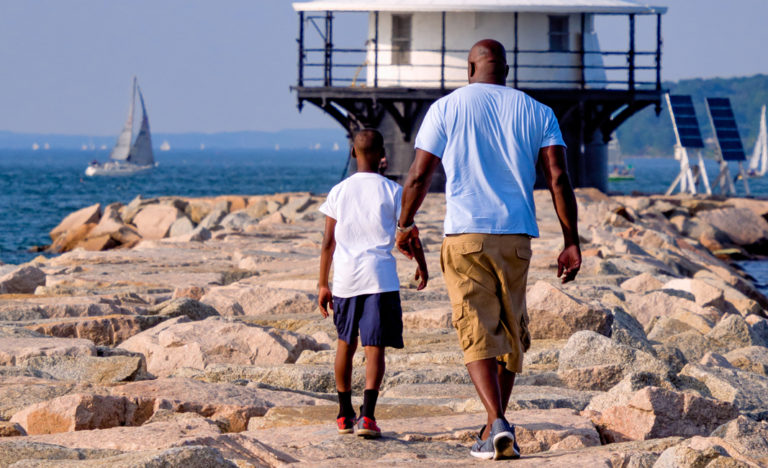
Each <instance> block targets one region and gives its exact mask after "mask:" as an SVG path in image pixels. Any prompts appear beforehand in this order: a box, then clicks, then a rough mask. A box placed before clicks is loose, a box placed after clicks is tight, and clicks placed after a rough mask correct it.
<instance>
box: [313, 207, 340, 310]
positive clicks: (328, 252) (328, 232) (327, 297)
mask: <svg viewBox="0 0 768 468" xmlns="http://www.w3.org/2000/svg"><path fill="white" fill-rule="evenodd" d="M335 230H336V220H335V219H333V218H331V217H330V216H326V217H325V235H324V236H323V245H322V247H321V251H320V279H319V280H318V281H317V304H318V305H319V306H320V313H321V314H323V318H325V317H328V308H329V306H330V308H331V310H332V309H333V295H332V294H331V288H330V287H328V276H329V275H330V273H331V262H332V261H333V252H334V251H335V250H336V235H335V234H334V232H335Z"/></svg>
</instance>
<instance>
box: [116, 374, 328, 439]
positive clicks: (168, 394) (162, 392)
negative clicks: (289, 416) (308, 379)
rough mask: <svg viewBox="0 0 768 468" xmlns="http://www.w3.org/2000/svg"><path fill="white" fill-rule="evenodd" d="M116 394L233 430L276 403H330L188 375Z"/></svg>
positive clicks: (138, 384) (132, 386)
mask: <svg viewBox="0 0 768 468" xmlns="http://www.w3.org/2000/svg"><path fill="white" fill-rule="evenodd" d="M111 394H112V395H115V396H122V397H128V398H130V399H131V400H134V401H143V402H149V403H150V406H152V407H153V408H154V409H155V410H157V409H166V410H171V411H176V412H184V413H188V412H194V413H197V414H200V415H202V416H205V417H207V418H211V419H214V420H219V421H224V422H225V429H226V430H228V431H231V432H239V431H243V430H245V428H246V426H247V424H248V421H249V419H252V418H254V417H257V416H263V415H264V414H266V413H267V411H268V410H269V409H270V408H272V407H275V406H281V407H293V406H301V407H308V408H311V407H313V405H316V404H328V401H327V400H321V399H317V398H312V397H308V396H304V395H301V394H298V393H293V392H282V391H275V390H267V389H263V388H254V387H244V386H242V385H232V384H212V383H206V382H199V381H194V380H188V379H157V380H145V381H141V382H133V383H129V384H125V385H121V386H118V387H114V388H112V390H111Z"/></svg>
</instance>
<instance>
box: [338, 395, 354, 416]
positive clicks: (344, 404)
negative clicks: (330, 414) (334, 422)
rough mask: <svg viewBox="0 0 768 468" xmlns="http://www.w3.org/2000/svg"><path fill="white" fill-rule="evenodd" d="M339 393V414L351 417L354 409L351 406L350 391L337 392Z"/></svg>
mask: <svg viewBox="0 0 768 468" xmlns="http://www.w3.org/2000/svg"><path fill="white" fill-rule="evenodd" d="M338 393H339V415H338V416H336V417H337V418H340V417H342V416H345V417H349V418H352V417H354V416H355V409H354V408H353V407H352V391H351V390H350V391H348V392H338Z"/></svg>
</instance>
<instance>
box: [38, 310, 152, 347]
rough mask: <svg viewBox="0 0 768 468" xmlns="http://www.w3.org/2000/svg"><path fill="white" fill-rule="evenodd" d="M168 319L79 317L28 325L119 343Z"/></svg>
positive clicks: (51, 333)
mask: <svg viewBox="0 0 768 468" xmlns="http://www.w3.org/2000/svg"><path fill="white" fill-rule="evenodd" d="M166 319H167V317H165V316H152V315H149V316H148V315H107V316H104V317H76V318H71V319H63V320H55V321H48V322H44V323H38V324H35V325H27V328H29V329H30V330H34V331H36V332H38V333H42V334H44V335H48V336H55V337H58V338H85V339H88V340H91V341H93V342H94V343H95V344H97V345H103V346H116V345H118V344H120V343H122V342H123V341H125V340H127V339H128V338H130V337H132V336H133V335H136V334H138V333H141V332H142V331H144V330H147V329H149V328H152V327H154V326H155V325H157V324H159V323H160V322H162V321H163V320H166Z"/></svg>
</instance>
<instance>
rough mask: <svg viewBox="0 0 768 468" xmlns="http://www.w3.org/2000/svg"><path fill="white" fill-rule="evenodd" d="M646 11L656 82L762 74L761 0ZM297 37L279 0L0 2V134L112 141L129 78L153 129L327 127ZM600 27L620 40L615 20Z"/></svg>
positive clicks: (682, 0) (764, 32)
mask: <svg viewBox="0 0 768 468" xmlns="http://www.w3.org/2000/svg"><path fill="white" fill-rule="evenodd" d="M648 3H653V4H655V5H664V6H668V7H669V11H668V13H667V14H666V15H665V16H664V20H663V35H664V49H663V51H664V56H663V79H665V80H679V79H682V78H697V77H702V78H709V77H732V76H747V75H754V74H757V73H766V74H768V53H767V52H766V50H765V44H768V27H766V19H768V1H766V0H727V1H726V0H666V1H665V0H658V1H655V2H648ZM358 20H362V21H361V22H360V23H359V24H357V23H355V24H349V23H347V27H337V28H336V34H337V41H339V42H340V40H341V39H343V38H344V37H345V36H354V34H355V33H359V32H361V31H364V30H365V27H364V25H363V22H364V21H365V19H364V17H362V16H357V17H352V19H348V20H347V21H353V22H354V21H358ZM297 30H298V20H297V15H296V13H295V12H294V11H293V9H292V8H291V2H289V1H284V0H216V1H213V0H120V1H117V0H0V110H1V111H0V130H6V131H14V132H30V133H60V134H90V135H112V134H117V133H118V132H119V129H120V128H121V126H122V123H123V121H124V119H125V114H126V112H127V106H128V100H129V97H130V94H129V93H130V79H131V76H132V75H134V74H135V75H137V76H138V78H139V83H140V85H141V86H142V90H143V92H144V96H145V99H146V102H147V107H148V111H149V115H150V121H151V122H152V128H153V131H156V132H196V131H200V132H220V131H241V130H260V131H276V130H281V129H293V128H335V127H336V125H337V124H335V122H334V121H333V120H332V119H331V118H330V117H328V116H326V115H324V114H323V113H322V112H320V111H319V110H317V109H315V108H314V107H312V106H311V105H307V106H305V107H304V111H303V112H302V113H299V112H298V110H297V108H296V98H295V95H293V94H292V93H291V91H290V89H289V87H290V86H291V85H293V84H295V82H296V69H297V65H296V64H297V47H296V37H297ZM654 31H655V30H654V29H653V28H652V27H650V26H648V25H646V24H645V23H642V24H638V34H639V36H641V37H640V42H643V41H645V42H646V43H647V42H648V40H649V38H651V36H653V34H655V32H654ZM598 33H599V35H600V41H601V44H602V46H603V48H604V49H605V48H607V46H608V45H610V44H613V43H618V44H620V45H625V44H626V24H625V23H623V22H622V23H618V22H617V21H614V20H610V21H605V22H603V23H600V22H598Z"/></svg>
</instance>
